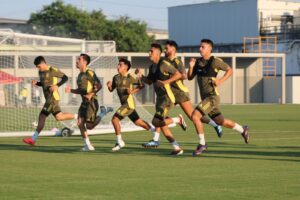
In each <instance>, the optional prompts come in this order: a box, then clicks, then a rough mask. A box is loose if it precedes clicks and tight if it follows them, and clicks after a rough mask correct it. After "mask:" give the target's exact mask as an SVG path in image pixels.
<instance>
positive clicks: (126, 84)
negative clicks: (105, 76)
mask: <svg viewBox="0 0 300 200" xmlns="http://www.w3.org/2000/svg"><path fill="white" fill-rule="evenodd" d="M142 85H143V84H142V82H141V80H140V79H139V78H138V77H136V76H133V75H131V74H127V75H126V76H121V75H120V74H117V75H115V76H114V77H113V80H112V90H114V89H117V93H118V96H119V99H120V102H121V104H122V105H124V104H128V106H129V108H131V109H135V102H134V99H133V96H132V94H129V93H128V89H133V86H142Z"/></svg>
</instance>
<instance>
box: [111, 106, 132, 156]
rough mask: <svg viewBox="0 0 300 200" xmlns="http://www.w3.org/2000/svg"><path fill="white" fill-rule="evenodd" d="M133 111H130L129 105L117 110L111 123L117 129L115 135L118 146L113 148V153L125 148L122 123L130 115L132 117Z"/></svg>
mask: <svg viewBox="0 0 300 200" xmlns="http://www.w3.org/2000/svg"><path fill="white" fill-rule="evenodd" d="M133 111H134V110H133V109H130V108H129V107H128V105H126V104H124V105H122V106H121V107H120V108H119V109H118V110H117V112H116V113H115V114H114V116H113V117H112V120H111V123H112V124H113V127H114V129H115V134H116V137H117V141H116V144H115V146H114V147H113V148H112V151H119V150H120V149H121V148H123V147H125V142H124V140H123V139H122V135H121V125H120V121H121V120H123V119H124V118H125V117H127V116H128V115H130V114H131V113H132V112H133Z"/></svg>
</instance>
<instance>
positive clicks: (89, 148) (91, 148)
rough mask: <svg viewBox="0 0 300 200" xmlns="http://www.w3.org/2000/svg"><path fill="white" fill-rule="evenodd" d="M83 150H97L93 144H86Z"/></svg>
mask: <svg viewBox="0 0 300 200" xmlns="http://www.w3.org/2000/svg"><path fill="white" fill-rule="evenodd" d="M81 150H82V151H95V148H94V147H93V146H92V145H84V146H83V147H82V149H81Z"/></svg>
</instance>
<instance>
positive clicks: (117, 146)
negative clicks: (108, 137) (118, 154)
mask: <svg viewBox="0 0 300 200" xmlns="http://www.w3.org/2000/svg"><path fill="white" fill-rule="evenodd" d="M123 147H125V142H124V141H122V142H120V143H116V145H115V146H114V147H113V148H112V149H111V150H112V151H119V150H120V149H121V148H123Z"/></svg>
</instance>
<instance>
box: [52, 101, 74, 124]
mask: <svg viewBox="0 0 300 200" xmlns="http://www.w3.org/2000/svg"><path fill="white" fill-rule="evenodd" d="M51 106H52V112H53V113H54V117H55V119H56V120H57V121H65V120H73V119H75V120H76V119H77V118H78V115H77V114H72V113H63V112H61V109H60V106H59V101H53V102H51Z"/></svg>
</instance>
